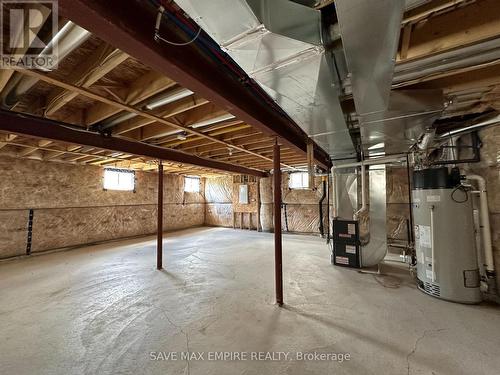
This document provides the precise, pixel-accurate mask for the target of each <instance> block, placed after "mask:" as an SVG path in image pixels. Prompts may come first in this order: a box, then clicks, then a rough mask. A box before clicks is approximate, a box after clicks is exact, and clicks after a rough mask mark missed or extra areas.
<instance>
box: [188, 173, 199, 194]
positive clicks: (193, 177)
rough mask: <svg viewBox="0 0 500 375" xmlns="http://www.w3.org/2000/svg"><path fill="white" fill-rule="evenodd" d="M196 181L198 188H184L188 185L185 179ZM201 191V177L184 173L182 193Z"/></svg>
mask: <svg viewBox="0 0 500 375" xmlns="http://www.w3.org/2000/svg"><path fill="white" fill-rule="evenodd" d="M188 180H190V181H198V185H197V186H198V189H197V190H196V191H194V190H186V188H187V187H188V184H187V181H188ZM200 192H201V177H200V176H192V175H185V176H184V193H193V194H199V193H200Z"/></svg>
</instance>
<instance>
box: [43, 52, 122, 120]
mask: <svg viewBox="0 0 500 375" xmlns="http://www.w3.org/2000/svg"><path fill="white" fill-rule="evenodd" d="M128 57H129V56H128V55H127V54H126V53H124V52H122V51H120V50H118V49H116V48H114V47H111V46H110V45H109V44H107V43H102V44H101V45H100V46H99V47H98V48H97V50H96V51H94V53H92V54H91V55H90V56H89V57H88V58H87V59H85V60H83V61H82V62H81V63H80V64H79V65H77V66H76V67H75V68H74V69H73V70H72V72H71V75H70V76H69V77H67V78H66V81H67V82H68V83H71V84H72V85H75V86H81V87H85V88H88V87H90V86H92V85H93V84H94V83H95V82H97V81H98V80H100V79H101V78H102V77H104V76H105V75H106V74H108V73H109V72H110V71H112V70H113V69H114V68H116V67H117V66H118V65H120V64H121V63H123V62H124V61H125V60H127V59H128ZM77 96H78V93H76V92H74V91H67V90H65V89H62V88H60V87H56V88H54V89H53V90H52V91H51V92H50V93H49V94H48V95H47V108H46V109H45V115H46V116H50V115H52V114H53V113H54V112H56V111H57V110H59V109H61V108H62V107H63V106H64V105H66V104H67V103H69V102H70V101H71V100H73V99H74V98H76V97H77Z"/></svg>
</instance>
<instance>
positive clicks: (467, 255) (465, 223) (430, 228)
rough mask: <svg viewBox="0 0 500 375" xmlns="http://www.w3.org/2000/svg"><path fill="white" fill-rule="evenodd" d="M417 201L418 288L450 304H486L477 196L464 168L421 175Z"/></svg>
mask: <svg viewBox="0 0 500 375" xmlns="http://www.w3.org/2000/svg"><path fill="white" fill-rule="evenodd" d="M412 199H413V219H414V229H415V250H416V256H417V278H418V280H417V282H418V287H419V288H420V289H421V290H422V291H423V292H425V293H427V294H429V295H431V296H434V297H438V298H442V299H445V300H448V301H454V302H461V303H479V302H481V300H482V296H481V291H480V274H479V267H478V261H477V250H476V243H475V233H474V221H473V212H472V201H471V200H472V198H471V196H470V192H469V191H467V190H465V189H463V188H461V187H460V175H459V173H458V170H456V169H455V170H453V173H451V174H450V173H449V171H448V168H446V167H442V168H432V169H424V170H419V171H415V172H414V174H413V191H412Z"/></svg>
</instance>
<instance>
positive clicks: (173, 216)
mask: <svg viewBox="0 0 500 375" xmlns="http://www.w3.org/2000/svg"><path fill="white" fill-rule="evenodd" d="M0 170H1V171H2V179H1V181H0V258H6V257H11V256H16V255H23V254H25V253H26V243H27V223H28V215H29V210H30V209H33V210H34V220H33V232H32V233H33V235H32V251H33V252H39V251H45V250H51V249H57V248H63V247H68V246H75V245H82V244H87V243H92V242H98V241H105V240H111V239H117V238H124V237H131V236H138V235H145V234H151V233H154V232H155V231H156V217H157V208H156V200H157V191H158V190H157V174H156V173H153V172H148V173H146V172H137V173H136V191H135V192H123V191H105V190H103V188H102V179H103V169H102V168H100V167H96V166H82V165H68V164H61V163H47V162H40V161H36V160H26V159H15V158H8V157H1V158H0ZM202 182H203V180H202ZM201 191H202V192H203V186H202V190H201ZM204 206H205V199H204V196H203V194H202V193H199V194H198V193H184V178H183V177H182V176H177V175H165V181H164V228H163V229H164V230H174V229H182V228H188V227H193V226H199V225H203V224H204V221H205V220H204V214H205V209H204Z"/></svg>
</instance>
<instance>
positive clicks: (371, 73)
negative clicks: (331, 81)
mask: <svg viewBox="0 0 500 375" xmlns="http://www.w3.org/2000/svg"><path fill="white" fill-rule="evenodd" d="M335 6H336V9H337V17H338V20H339V25H340V33H341V36H342V42H343V46H344V51H345V55H346V60H347V66H348V68H349V71H350V73H351V75H352V76H351V84H352V91H353V96H354V102H355V106H356V111H357V112H358V114H360V115H364V114H369V113H374V112H380V111H384V110H385V109H386V108H387V107H388V103H389V93H390V91H391V85H392V77H393V72H394V64H395V61H396V59H395V57H396V52H397V48H398V43H399V33H400V30H401V21H402V19H403V10H404V6H405V3H404V1H403V0H379V1H372V0H336V1H335Z"/></svg>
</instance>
